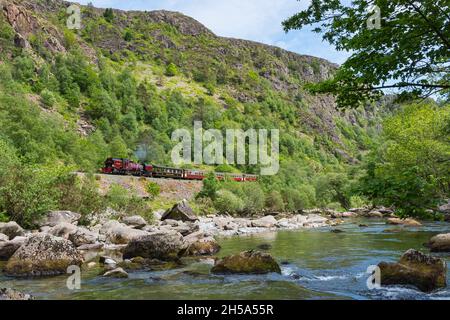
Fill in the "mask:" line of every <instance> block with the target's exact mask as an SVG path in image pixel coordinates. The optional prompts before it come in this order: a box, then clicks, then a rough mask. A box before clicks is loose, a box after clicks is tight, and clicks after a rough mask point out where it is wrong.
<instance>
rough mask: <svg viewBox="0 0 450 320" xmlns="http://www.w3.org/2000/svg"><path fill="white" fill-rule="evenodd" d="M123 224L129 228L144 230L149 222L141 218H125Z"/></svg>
mask: <svg viewBox="0 0 450 320" xmlns="http://www.w3.org/2000/svg"><path fill="white" fill-rule="evenodd" d="M122 222H123V223H125V224H126V225H127V226H130V227H132V228H136V229H142V228H143V227H145V226H146V225H147V221H145V219H144V218H142V217H141V216H131V217H125V218H123V219H122Z"/></svg>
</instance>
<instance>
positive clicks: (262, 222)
mask: <svg viewBox="0 0 450 320" xmlns="http://www.w3.org/2000/svg"><path fill="white" fill-rule="evenodd" d="M276 224H277V219H275V218H274V217H273V216H265V217H262V218H260V219H257V220H253V221H252V227H255V228H273V227H274V226H275V225H276Z"/></svg>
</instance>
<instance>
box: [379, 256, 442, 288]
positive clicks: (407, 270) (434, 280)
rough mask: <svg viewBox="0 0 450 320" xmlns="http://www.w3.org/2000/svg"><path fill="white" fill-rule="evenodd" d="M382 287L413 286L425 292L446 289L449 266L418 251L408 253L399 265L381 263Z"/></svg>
mask: <svg viewBox="0 0 450 320" xmlns="http://www.w3.org/2000/svg"><path fill="white" fill-rule="evenodd" d="M378 266H379V267H380V270H381V284H382V285H411V286H415V287H417V288H418V289H419V290H421V291H423V292H430V291H433V290H435V289H438V288H444V287H445V286H446V283H447V279H446V277H447V264H446V263H445V261H444V260H442V259H439V258H435V257H432V256H429V255H426V254H423V253H422V252H419V251H417V250H413V249H410V250H408V251H406V252H405V253H404V254H403V255H402V257H401V258H400V261H399V262H398V263H387V262H381V263H380V264H379V265H378Z"/></svg>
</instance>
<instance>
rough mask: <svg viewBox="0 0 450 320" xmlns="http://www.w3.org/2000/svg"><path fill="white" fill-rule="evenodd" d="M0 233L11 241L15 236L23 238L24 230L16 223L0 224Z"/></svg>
mask: <svg viewBox="0 0 450 320" xmlns="http://www.w3.org/2000/svg"><path fill="white" fill-rule="evenodd" d="M0 233H3V234H5V235H7V236H8V237H9V239H13V238H14V237H17V236H19V237H20V236H23V235H24V234H25V233H24V230H23V229H22V227H21V226H19V225H18V224H17V223H16V222H14V221H10V222H7V223H4V222H0Z"/></svg>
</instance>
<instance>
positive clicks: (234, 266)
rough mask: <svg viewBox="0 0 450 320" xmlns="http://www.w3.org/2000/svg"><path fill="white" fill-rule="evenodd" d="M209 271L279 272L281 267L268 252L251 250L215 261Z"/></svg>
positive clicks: (223, 272)
mask: <svg viewBox="0 0 450 320" xmlns="http://www.w3.org/2000/svg"><path fill="white" fill-rule="evenodd" d="M211 272H212V273H216V274H230V273H241V274H266V273H271V272H276V273H281V269H280V266H279V265H278V263H277V262H276V261H275V259H274V258H273V257H272V256H271V255H270V254H268V253H264V252H260V251H253V250H252V251H244V252H241V253H239V254H236V255H231V256H228V257H225V258H223V259H220V260H218V261H216V263H215V265H214V267H213V268H212V269H211Z"/></svg>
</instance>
